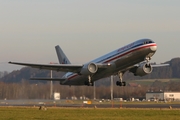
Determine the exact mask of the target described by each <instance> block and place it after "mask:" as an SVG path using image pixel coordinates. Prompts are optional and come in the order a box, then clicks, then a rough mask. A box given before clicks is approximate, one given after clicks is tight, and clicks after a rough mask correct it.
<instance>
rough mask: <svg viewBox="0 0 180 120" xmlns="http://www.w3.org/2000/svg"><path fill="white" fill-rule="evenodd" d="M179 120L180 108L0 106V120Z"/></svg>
mask: <svg viewBox="0 0 180 120" xmlns="http://www.w3.org/2000/svg"><path fill="white" fill-rule="evenodd" d="M41 119H42V120H179V119H180V110H168V109H162V110H160V109H118V108H117V109H111V108H109V109H108V108H107V109H99V108H97V109H93V108H47V110H39V109H38V108H37V107H35V108H26V107H0V120H41Z"/></svg>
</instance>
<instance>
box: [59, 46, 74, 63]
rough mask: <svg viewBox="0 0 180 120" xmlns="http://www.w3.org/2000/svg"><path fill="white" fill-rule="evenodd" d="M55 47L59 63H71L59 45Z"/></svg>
mask: <svg viewBox="0 0 180 120" xmlns="http://www.w3.org/2000/svg"><path fill="white" fill-rule="evenodd" d="M55 49H56V53H57V57H58V60H59V63H60V64H71V63H70V61H69V59H68V58H67V57H66V55H65V54H64V52H63V51H62V49H61V48H60V47H59V45H57V46H55Z"/></svg>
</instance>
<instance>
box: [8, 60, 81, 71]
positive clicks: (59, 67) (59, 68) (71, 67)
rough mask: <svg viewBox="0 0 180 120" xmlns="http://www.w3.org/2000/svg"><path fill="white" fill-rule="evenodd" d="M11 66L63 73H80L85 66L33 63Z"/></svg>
mask: <svg viewBox="0 0 180 120" xmlns="http://www.w3.org/2000/svg"><path fill="white" fill-rule="evenodd" d="M9 63H10V64H16V65H24V66H29V67H32V68H39V69H46V70H54V71H62V72H75V73H78V72H80V70H81V68H82V67H83V65H75V64H32V63H19V62H9Z"/></svg>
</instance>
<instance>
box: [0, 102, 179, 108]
mask: <svg viewBox="0 0 180 120" xmlns="http://www.w3.org/2000/svg"><path fill="white" fill-rule="evenodd" d="M0 106H26V107H31V106H46V107H68V108H69V107H72V108H82V107H84V108H160V109H161V108H178V109H180V102H168V103H165V102H161V103H156V102H135V103H133V102H119V103H117V102H116V103H112V102H108V103H92V104H84V103H83V102H82V101H79V102H78V103H74V102H73V101H71V102H67V101H66V100H59V101H54V100H0Z"/></svg>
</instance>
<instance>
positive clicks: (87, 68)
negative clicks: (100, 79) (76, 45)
mask: <svg viewBox="0 0 180 120" xmlns="http://www.w3.org/2000/svg"><path fill="white" fill-rule="evenodd" d="M97 70H98V66H97V65H96V64H95V63H89V64H87V65H84V66H83V68H82V69H81V72H80V74H82V75H90V74H94V73H96V72H97Z"/></svg>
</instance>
